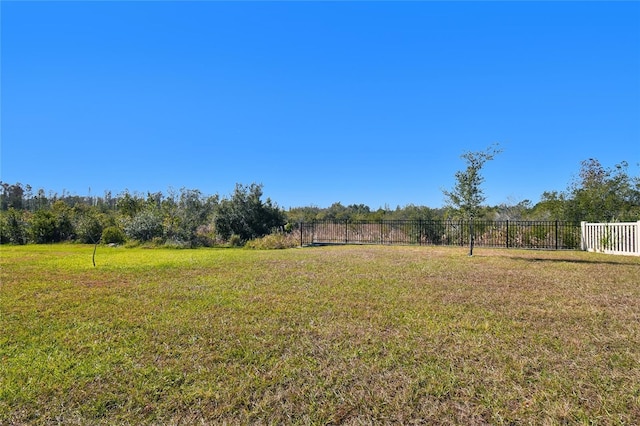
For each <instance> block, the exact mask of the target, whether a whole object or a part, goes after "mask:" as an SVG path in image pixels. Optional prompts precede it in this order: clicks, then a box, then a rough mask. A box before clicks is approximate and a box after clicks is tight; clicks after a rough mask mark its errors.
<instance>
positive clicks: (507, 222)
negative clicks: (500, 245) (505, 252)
mask: <svg viewBox="0 0 640 426" xmlns="http://www.w3.org/2000/svg"><path fill="white" fill-rule="evenodd" d="M506 234H507V248H509V220H508V219H507V232H506Z"/></svg>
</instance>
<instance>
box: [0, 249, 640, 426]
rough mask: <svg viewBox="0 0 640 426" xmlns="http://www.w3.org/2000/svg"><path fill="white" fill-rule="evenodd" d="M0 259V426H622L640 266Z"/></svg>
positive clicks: (326, 252)
mask: <svg viewBox="0 0 640 426" xmlns="http://www.w3.org/2000/svg"><path fill="white" fill-rule="evenodd" d="M92 251H93V247H92V246H81V245H52V246H42V245H38V246H22V247H7V246H3V247H0V255H1V256H0V266H1V270H0V274H1V275H0V278H1V283H2V287H1V295H0V296H1V311H0V314H1V315H0V330H1V331H0V360H1V363H0V424H52V423H62V424H193V423H202V422H204V423H207V424H211V423H214V424H220V423H228V424H238V423H242V424H246V423H259V424H262V423H264V424H268V423H286V424H372V423H377V424H379V423H382V424H385V423H401V424H410V423H429V424H486V423H490V424H558V423H596V424H638V423H640V259H639V258H629V257H614V256H607V255H601V254H594V253H584V252H540V251H520V250H508V251H507V250H490V249H477V255H475V256H474V257H471V258H470V257H467V256H466V248H434V247H382V246H364V247H361V246H343V247H322V248H307V249H290V250H280V251H250V250H241V249H200V250H169V249H143V248H134V249H125V248H107V247H99V248H98V253H97V256H96V262H97V267H96V268H94V267H93V266H92V264H91V253H92Z"/></svg>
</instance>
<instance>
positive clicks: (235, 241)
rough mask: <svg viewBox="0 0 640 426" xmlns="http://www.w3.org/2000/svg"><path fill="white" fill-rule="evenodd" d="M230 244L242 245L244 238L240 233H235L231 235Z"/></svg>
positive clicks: (234, 245) (232, 245)
mask: <svg viewBox="0 0 640 426" xmlns="http://www.w3.org/2000/svg"><path fill="white" fill-rule="evenodd" d="M229 245H230V246H231V247H242V238H241V237H240V235H238V234H233V235H231V237H229Z"/></svg>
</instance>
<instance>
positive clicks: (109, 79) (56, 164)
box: [0, 1, 640, 208]
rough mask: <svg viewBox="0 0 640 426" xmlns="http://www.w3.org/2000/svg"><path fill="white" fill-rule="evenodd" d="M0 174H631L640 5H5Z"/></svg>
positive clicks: (383, 181)
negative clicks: (485, 157) (481, 159)
mask: <svg viewBox="0 0 640 426" xmlns="http://www.w3.org/2000/svg"><path fill="white" fill-rule="evenodd" d="M0 14H1V23H2V29H1V40H0V42H1V63H0V68H1V81H2V86H1V89H2V92H1V119H2V121H1V143H2V145H1V149H2V151H1V153H2V159H1V167H2V168H1V171H0V179H1V180H3V181H5V182H9V183H15V182H21V183H23V184H30V185H32V186H33V187H34V188H44V189H45V190H47V191H49V190H52V191H55V192H58V193H62V191H63V190H64V191H66V192H67V193H71V194H77V195H86V194H88V193H89V191H91V194H92V195H102V194H103V193H104V191H105V190H111V191H112V193H114V194H118V193H120V192H122V191H123V190H125V189H128V190H129V191H131V192H139V193H146V192H147V191H152V192H155V191H162V192H165V193H166V191H167V190H169V189H171V188H173V189H180V188H182V187H186V188H191V189H200V190H201V191H202V192H203V193H205V194H214V193H219V194H220V195H228V194H229V193H231V191H232V190H233V187H234V185H235V183H236V182H239V183H244V184H250V183H252V182H256V183H262V184H263V185H264V193H265V196H268V197H270V198H271V199H272V200H273V201H275V202H277V203H278V204H279V205H280V206H282V207H285V208H288V207H295V206H306V205H316V206H320V207H326V206H329V205H330V204H332V203H333V202H338V201H339V202H341V203H342V204H344V205H348V204H354V203H355V204H360V203H363V204H367V205H369V206H370V207H372V208H378V207H382V206H385V205H386V206H389V207H391V208H395V207H396V206H397V205H400V206H404V205H407V204H416V205H427V206H430V207H439V206H441V205H443V202H444V200H443V195H442V189H450V188H451V187H452V186H453V184H454V174H455V172H456V171H457V170H459V169H462V168H464V162H463V161H462V160H461V159H460V155H461V154H462V153H463V152H464V151H479V150H483V149H485V148H486V147H488V146H489V145H491V144H492V143H495V142H499V143H500V145H501V147H502V149H503V150H504V152H503V153H501V154H500V155H499V156H497V157H496V158H495V160H493V161H492V162H490V163H488V164H487V165H486V166H485V169H484V175H485V177H486V181H485V183H484V190H485V195H486V196H487V203H488V204H491V205H494V204H499V203H504V202H510V203H517V202H519V201H521V200H523V199H529V200H531V201H532V202H534V203H535V202H537V201H538V200H539V199H540V196H541V194H542V193H543V192H544V191H551V190H559V191H561V190H564V189H565V188H566V187H567V185H568V184H569V183H570V181H571V179H572V178H573V177H574V176H575V175H576V174H577V173H578V171H579V167H580V162H581V161H582V160H585V159H588V158H597V159H598V160H600V161H601V163H603V164H604V165H605V166H607V167H613V166H614V165H615V164H616V163H619V162H620V161H623V160H626V161H627V162H629V163H630V169H629V172H630V173H631V174H633V175H640V173H639V172H638V170H639V168H640V166H638V163H639V162H640V3H639V2H585V3H582V2H152V1H148V2H147V1H138V2H117V1H113V2H75V1H72V2H19V1H2V2H1V3H0Z"/></svg>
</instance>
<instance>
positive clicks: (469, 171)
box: [442, 144, 502, 256]
mask: <svg viewBox="0 0 640 426" xmlns="http://www.w3.org/2000/svg"><path fill="white" fill-rule="evenodd" d="M500 152H502V150H501V149H499V147H498V145H497V144H494V145H491V146H490V147H489V148H487V149H486V150H484V151H476V152H469V151H468V152H465V153H464V154H462V155H461V156H460V157H461V158H463V159H464V160H465V161H466V162H467V168H466V170H464V171H458V172H456V174H455V176H456V184H455V186H454V188H453V190H452V191H447V190H443V191H442V192H443V193H444V196H445V199H446V202H447V204H448V205H450V206H452V207H454V208H456V209H457V210H459V211H460V213H461V214H462V216H463V217H464V218H465V219H468V220H469V256H473V243H474V235H473V220H474V219H475V218H476V217H477V216H478V213H479V212H480V206H481V205H482V203H483V202H484V201H485V196H484V193H483V191H482V188H481V184H482V182H484V177H483V176H482V175H481V173H480V172H481V171H482V167H483V166H484V164H485V163H486V162H487V161H489V160H493V157H495V156H496V154H499V153H500Z"/></svg>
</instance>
